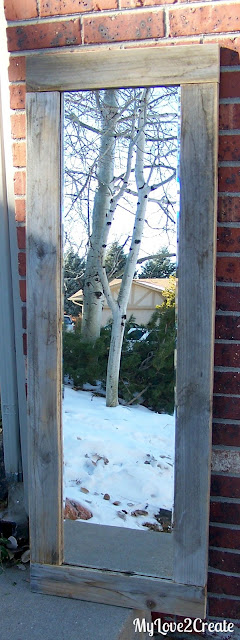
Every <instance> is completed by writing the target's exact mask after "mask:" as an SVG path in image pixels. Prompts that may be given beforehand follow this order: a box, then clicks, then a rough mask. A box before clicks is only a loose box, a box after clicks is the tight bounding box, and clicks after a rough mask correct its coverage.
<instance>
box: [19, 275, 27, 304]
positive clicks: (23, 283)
mask: <svg viewBox="0 0 240 640" xmlns="http://www.w3.org/2000/svg"><path fill="white" fill-rule="evenodd" d="M19 290H20V298H21V300H22V302H26V280H19Z"/></svg>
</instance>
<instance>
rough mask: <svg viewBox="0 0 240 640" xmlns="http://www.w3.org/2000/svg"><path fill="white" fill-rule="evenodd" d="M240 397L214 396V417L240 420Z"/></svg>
mask: <svg viewBox="0 0 240 640" xmlns="http://www.w3.org/2000/svg"><path fill="white" fill-rule="evenodd" d="M239 415H240V398H229V397H228V398H226V396H214V397H213V417H214V418H221V419H222V420H239Z"/></svg>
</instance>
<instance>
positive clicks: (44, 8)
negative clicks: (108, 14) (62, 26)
mask: <svg viewBox="0 0 240 640" xmlns="http://www.w3.org/2000/svg"><path fill="white" fill-rule="evenodd" d="M169 1H170V0H169ZM117 8H118V5H117V0H40V16H41V17H45V16H57V15H58V16H64V15H67V14H74V13H84V11H89V12H90V11H103V10H105V11H106V10H109V9H117Z"/></svg>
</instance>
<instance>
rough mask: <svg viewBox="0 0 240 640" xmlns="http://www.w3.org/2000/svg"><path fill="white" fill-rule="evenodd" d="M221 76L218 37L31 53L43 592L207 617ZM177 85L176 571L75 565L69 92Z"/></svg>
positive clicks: (36, 467) (33, 341) (31, 296)
mask: <svg viewBox="0 0 240 640" xmlns="http://www.w3.org/2000/svg"><path fill="white" fill-rule="evenodd" d="M218 82H219V50H218V46H217V45H203V46H202V45H196V46H193V47H192V46H178V47H167V48H143V49H139V50H137V49H134V50H116V49H114V50H112V51H109V50H108V51H106V50H101V49H98V50H97V51H89V50H87V51H86V50H85V51H83V50H81V51H79V50H78V51H72V52H71V53H69V52H67V53H66V52H64V53H55V52H53V53H50V54H45V53H43V54H38V55H34V54H33V55H30V56H28V57H27V122H28V156H27V163H28V169H27V211H28V214H27V273H28V277H27V301H28V414H29V474H30V535H31V561H32V564H31V584H32V588H33V589H34V590H35V591H39V592H42V593H52V594H56V595H63V596H67V597H73V598H80V599H85V600H92V601H96V602H103V603H106V604H115V605H118V606H124V607H130V608H138V609H146V608H150V609H153V610H155V611H163V612H166V613H172V614H174V613H175V614H180V615H188V616H192V617H194V616H200V617H204V615H205V605H206V582H207V553H208V520H209V481H210V457H211V404H212V378H213V342H214V312H215V238H216V199H217V139H218ZM166 84H168V85H171V84H175V85H176V84H179V85H181V92H182V94H181V111H182V116H181V160H180V179H181V196H180V199H181V205H180V209H181V212H180V225H179V236H180V249H179V293H178V298H179V299H178V356H177V359H178V362H177V392H176V394H177V402H176V404H177V421H176V472H175V507H174V509H175V525H174V531H173V534H172V535H173V536H174V538H173V540H174V549H175V560H174V576H173V580H166V579H162V578H152V577H148V576H142V575H141V576H138V575H131V576H129V575H126V574H125V573H124V572H113V571H106V570H103V571H101V570H99V569H94V568H92V569H87V568H83V567H77V566H75V567H72V566H67V565H64V564H63V515H62V442H61V327H62V294H61V276H60V265H61V214H60V209H61V202H60V200H61V196H60V191H61V188H60V187H61V92H63V91H67V90H68V91H69V90H78V89H79V90H80V89H93V88H99V89H100V88H104V87H115V86H119V87H126V86H161V85H166ZM163 535H164V534H163ZM160 541H161V536H159V542H160Z"/></svg>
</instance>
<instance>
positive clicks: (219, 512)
mask: <svg viewBox="0 0 240 640" xmlns="http://www.w3.org/2000/svg"><path fill="white" fill-rule="evenodd" d="M210 521H211V522H222V523H223V524H237V525H239V524H240V504H238V503H236V502H211V503H210Z"/></svg>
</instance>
